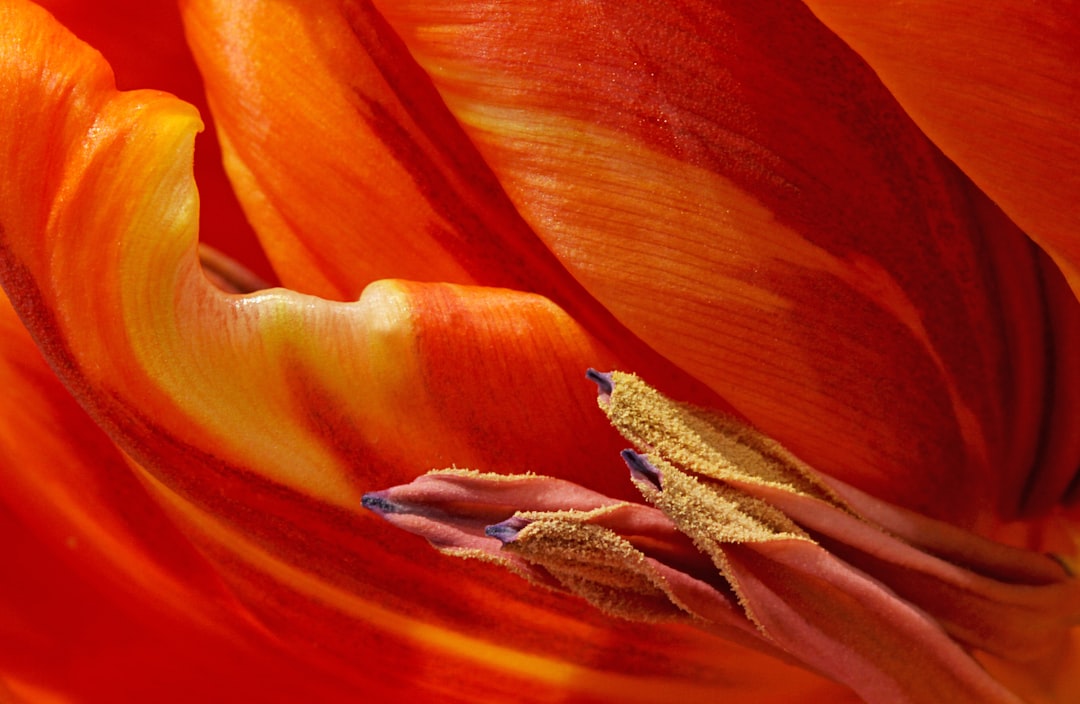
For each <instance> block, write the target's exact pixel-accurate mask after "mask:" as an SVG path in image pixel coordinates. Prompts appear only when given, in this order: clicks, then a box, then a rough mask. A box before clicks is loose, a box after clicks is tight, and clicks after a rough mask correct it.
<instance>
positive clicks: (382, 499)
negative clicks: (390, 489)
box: [360, 491, 401, 516]
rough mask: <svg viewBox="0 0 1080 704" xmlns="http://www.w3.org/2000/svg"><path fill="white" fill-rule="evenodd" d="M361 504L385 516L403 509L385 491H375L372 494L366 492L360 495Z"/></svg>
mask: <svg viewBox="0 0 1080 704" xmlns="http://www.w3.org/2000/svg"><path fill="white" fill-rule="evenodd" d="M360 505H361V506H363V507H364V508H366V509H368V510H369V511H374V512H375V513H377V514H379V515H383V516H385V515H386V514H388V513H399V512H400V511H401V507H400V506H398V505H397V504H395V503H394V502H393V501H391V500H390V499H388V498H387V497H386V492H384V491H373V492H371V493H370V494H364V495H363V496H362V497H360Z"/></svg>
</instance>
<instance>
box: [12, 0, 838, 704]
mask: <svg viewBox="0 0 1080 704" xmlns="http://www.w3.org/2000/svg"><path fill="white" fill-rule="evenodd" d="M0 66H2V67H3V71H2V72H0V93H2V94H3V95H4V96H5V97H6V99H5V101H3V103H2V104H0V125H3V133H2V135H3V138H2V140H0V162H2V163H3V164H5V170H4V172H3V174H2V176H0V278H2V280H3V284H4V288H5V291H7V294H8V296H9V298H10V299H11V302H12V304H13V307H14V308H15V310H16V311H17V312H18V314H19V316H20V318H21V320H22V321H23V323H24V325H25V326H26V327H27V328H28V330H29V331H30V333H31V334H32V335H33V337H34V339H35V342H36V343H37V345H38V346H39V347H40V348H41V349H42V351H43V352H44V354H45V357H46V359H47V360H48V362H49V364H50V365H51V366H52V368H53V369H54V370H55V372H56V374H57V375H58V377H59V379H60V380H61V381H62V382H63V383H64V384H65V385H66V386H67V387H68V389H69V390H70V391H71V392H72V393H73V394H74V396H75V398H76V400H77V401H78V402H79V403H80V404H81V405H82V406H83V407H84V408H85V409H86V410H87V411H88V412H89V414H90V416H91V417H92V418H93V419H94V421H95V422H96V423H97V424H99V425H100V426H101V427H102V428H103V429H104V430H105V431H106V432H107V433H108V435H109V436H110V437H111V438H112V439H113V440H114V441H115V442H116V443H117V444H118V446H119V448H120V450H121V451H122V452H123V453H124V455H126V457H127V458H130V459H131V460H132V463H131V464H130V469H131V471H132V472H133V473H134V476H135V477H137V478H138V480H139V483H140V484H141V485H142V486H144V487H145V490H146V492H147V493H148V495H149V496H150V497H152V498H153V500H154V503H155V505H160V506H161V507H162V508H163V509H164V514H165V515H167V516H168V517H169V519H170V520H171V521H172V522H173V523H174V524H175V525H176V526H177V527H178V528H179V531H180V534H181V535H183V536H184V538H185V539H186V540H190V541H191V543H192V544H193V545H194V546H196V548H197V550H198V554H199V556H200V557H199V560H197V561H196V562H197V563H198V564H203V563H202V562H201V560H205V561H206V562H205V564H208V565H211V566H212V568H213V569H212V571H211V576H212V577H213V579H214V583H215V584H220V585H221V586H222V587H223V588H224V589H225V594H226V595H227V597H228V598H229V599H234V600H235V603H236V604H237V605H238V606H237V608H242V609H243V611H244V613H245V614H246V617H247V618H250V619H251V620H252V622H253V624H254V626H253V627H254V628H255V630H256V631H257V632H260V633H261V634H262V637H264V638H270V639H272V640H273V642H274V643H276V644H277V645H279V646H280V647H281V648H282V649H283V650H284V652H285V653H287V654H288V656H289V658H291V659H295V660H296V663H297V664H298V666H299V665H304V666H309V667H312V668H314V669H315V670H316V671H318V672H319V673H322V674H321V676H323V677H326V678H329V680H328V681H335V680H339V681H341V682H342V683H344V685H347V686H350V687H353V688H354V689H356V690H360V691H362V692H363V696H365V697H369V698H371V699H373V700H390V699H406V700H411V699H429V698H434V699H437V700H439V701H462V702H482V701H506V700H507V699H508V698H511V697H513V698H516V699H521V698H522V697H523V696H524V697H526V698H528V699H531V700H533V701H552V700H556V699H559V698H566V697H569V698H571V699H575V700H581V701H619V702H626V701H630V702H633V701H638V702H648V701H654V700H655V699H657V698H658V697H660V696H667V695H670V694H673V693H674V694H675V695H677V696H678V697H679V698H680V700H683V701H703V702H704V701H712V700H713V699H714V697H715V694H716V692H717V691H718V690H722V689H723V688H724V687H728V686H738V685H740V684H743V683H745V684H746V685H747V690H746V691H748V692H755V693H756V694H760V697H759V700H760V701H798V700H799V699H800V698H803V700H804V701H814V700H815V698H816V697H817V696H818V695H819V694H820V693H821V692H822V691H830V685H829V684H828V683H827V682H826V681H825V680H823V679H821V678H819V677H816V676H813V675H804V674H801V673H799V672H798V671H795V670H793V671H792V674H791V676H790V677H784V678H780V679H779V680H774V679H771V678H769V677H767V676H765V673H766V672H772V671H773V665H772V661H771V660H770V659H767V658H760V659H758V660H755V659H754V656H752V655H751V656H747V657H744V655H745V653H744V651H743V650H742V649H740V648H738V647H737V646H732V645H729V644H727V643H725V642H723V641H722V640H720V639H718V638H715V637H713V636H710V635H706V634H703V633H700V632H698V631H695V630H692V629H688V628H685V627H669V628H661V629H651V628H650V629H645V628H642V627H637V626H633V625H618V624H616V625H612V624H611V623H610V621H608V620H607V619H604V618H603V617H601V616H599V615H594V614H592V613H591V612H590V611H589V610H588V609H587V608H585V607H584V606H582V605H580V604H578V603H576V602H574V601H570V600H568V599H566V598H565V597H561V596H558V595H543V596H539V597H538V596H537V595H535V594H534V593H533V592H531V591H529V590H527V589H525V588H523V586H522V585H520V584H519V583H518V581H517V580H513V579H511V578H505V579H503V578H499V577H493V576H492V575H491V573H490V571H489V570H487V569H485V568H484V567H483V566H482V565H471V564H463V565H452V566H447V565H446V564H445V562H444V561H442V560H440V559H439V558H438V557H437V556H436V555H433V554H430V553H429V552H428V551H427V550H425V549H424V546H423V545H422V544H418V543H419V541H416V540H413V539H410V538H409V537H408V536H405V535H403V534H401V533H400V532H398V531H394V530H392V529H391V528H390V527H389V526H387V525H385V524H384V523H382V522H381V521H377V520H374V519H373V517H371V515H370V514H367V513H365V512H361V511H359V509H360V502H361V495H362V493H363V491H364V490H365V489H367V488H368V487H370V486H373V485H374V486H379V485H388V484H393V483H399V482H402V481H407V480H409V479H411V478H412V477H413V476H415V473H416V472H417V468H423V467H430V466H441V465H446V464H449V463H453V462H459V463H462V464H466V463H467V464H468V465H469V466H473V467H477V468H480V469H491V468H494V467H513V468H514V469H520V470H543V471H545V472H546V473H548V474H555V475H559V474H560V473H562V474H564V475H566V476H570V475H573V476H576V477H579V478H580V477H581V476H583V475H584V474H585V473H586V471H588V470H589V469H591V468H594V467H595V477H594V479H595V482H594V483H595V485H596V486H597V487H598V488H599V489H601V490H604V491H609V490H610V493H613V494H616V495H618V494H619V493H620V491H623V493H625V494H627V495H629V493H630V492H627V491H624V490H620V489H619V487H618V486H617V484H619V482H618V481H617V480H616V479H614V478H610V479H609V477H615V476H617V475H616V474H614V473H610V472H608V471H607V468H609V467H611V466H613V465H615V464H617V458H616V455H615V449H616V446H615V445H614V442H615V441H614V440H613V439H611V436H610V435H608V434H605V433H604V432H603V430H602V429H603V427H604V423H603V420H602V418H600V419H598V418H597V417H596V414H595V412H594V411H592V410H590V408H591V406H592V404H593V401H592V399H591V396H590V394H589V392H588V389H587V388H585V387H587V384H584V383H583V382H582V381H581V379H580V375H581V370H582V369H583V368H584V367H585V365H586V364H587V363H590V362H592V361H593V360H595V359H601V360H606V359H611V358H612V356H613V355H612V354H611V353H610V352H609V351H607V350H606V349H605V348H604V347H603V346H602V345H600V344H599V343H597V342H596V341H595V340H594V339H593V338H592V337H590V335H589V334H588V333H587V332H586V331H585V330H584V329H583V328H582V327H581V325H579V324H578V323H577V322H575V321H574V320H573V319H571V318H570V317H569V316H567V315H566V313H564V312H563V311H562V310H561V309H560V308H559V307H558V306H556V305H554V304H553V303H552V302H551V301H549V300H548V299H546V298H544V297H541V296H539V295H536V294H532V293H518V292H513V291H508V290H503V289H494V288H478V287H468V286H460V285H453V284H423V283H408V282H401V281H381V282H376V283H373V284H371V285H369V286H368V287H367V288H366V289H365V290H364V292H363V295H362V296H361V297H360V300H359V301H357V302H354V303H332V302H328V301H325V300H322V299H317V298H314V297H312V296H308V295H304V294H300V293H296V292H292V291H287V290H283V289H271V290H266V291H260V292H256V293H252V294H247V295H240V294H234V293H229V292H227V291H224V290H222V289H220V288H218V287H216V286H214V285H213V284H212V283H210V281H209V280H208V279H207V278H206V276H204V274H203V272H202V270H201V266H200V260H199V256H198V253H197V243H196V222H197V217H198V196H197V193H196V191H195V187H194V183H193V180H192V166H191V159H192V144H193V140H194V136H195V133H196V132H197V131H198V129H199V128H200V120H199V118H198V115H197V114H196V113H195V111H194V110H193V109H192V108H191V107H190V106H188V105H186V104H184V103H181V102H179V101H178V100H176V99H174V98H172V97H170V96H168V95H165V94H162V93H158V92H152V91H136V92H126V93H123V92H117V91H116V89H115V87H114V85H113V79H112V75H111V73H110V71H109V70H108V67H107V66H106V65H105V63H104V62H103V60H102V58H101V56H100V55H98V54H97V53H96V52H94V51H92V50H91V49H89V48H88V47H87V46H85V45H83V44H81V43H79V42H78V41H77V40H75V39H74V37H72V36H71V35H70V34H69V33H68V32H67V31H65V30H64V29H63V28H62V27H60V26H59V25H58V24H57V23H56V22H55V21H54V20H52V19H51V18H50V17H49V16H48V15H47V14H46V13H45V12H43V11H41V10H40V9H39V8H37V7H36V6H34V5H32V4H30V3H24V2H12V3H6V4H4V5H3V6H2V7H0ZM403 428H404V429H405V430H403ZM73 471H75V470H73ZM115 471H120V469H119V468H117V469H116V470H115ZM125 481H126V480H125ZM87 510H90V509H87ZM436 574H437V575H439V579H438V580H433V579H432V575H436ZM676 656H677V657H676ZM358 662H362V663H363V667H357V663H358ZM717 662H727V663H730V666H729V667H727V668H725V667H717V666H716V663H717ZM523 692H527V694H525V695H523V694H522V693H523Z"/></svg>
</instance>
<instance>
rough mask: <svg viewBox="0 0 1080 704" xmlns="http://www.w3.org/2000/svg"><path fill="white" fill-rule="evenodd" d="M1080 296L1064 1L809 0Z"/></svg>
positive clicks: (1073, 57) (1076, 145)
mask: <svg viewBox="0 0 1080 704" xmlns="http://www.w3.org/2000/svg"><path fill="white" fill-rule="evenodd" d="M806 4H807V6H809V7H810V8H811V9H812V10H813V11H814V14H816V15H817V16H818V17H819V18H820V19H821V20H822V21H823V22H824V23H825V24H827V25H828V26H829V28H830V29H832V30H833V31H835V32H836V33H837V34H839V35H840V37H841V38H842V39H843V40H844V41H846V42H847V43H848V44H850V45H851V47H852V48H853V49H855V51H857V52H859V54H860V55H861V56H862V57H863V58H864V59H866V61H867V62H868V63H869V64H870V66H871V67H872V68H873V69H874V71H875V73H877V75H878V76H879V77H880V78H881V80H882V81H883V82H884V83H885V85H886V86H887V87H888V88H889V90H890V91H891V92H892V93H893V95H895V96H896V99H897V100H898V101H899V102H900V104H901V105H903V106H904V109H905V110H906V111H907V112H908V114H909V115H911V117H912V118H913V119H914V120H915V122H916V123H918V125H919V127H921V128H922V129H923V130H924V131H925V132H926V134H927V135H929V136H930V138H931V139H932V140H934V143H935V144H937V145H938V146H939V147H941V150H942V151H943V152H945V154H946V155H947V156H948V157H949V158H950V159H952V160H953V161H955V162H956V163H957V164H959V166H960V168H962V169H963V170H964V171H965V173H967V174H968V175H969V176H970V177H971V179H972V180H973V181H974V182H975V183H977V184H978V185H979V187H980V188H982V189H983V190H984V191H986V193H987V194H989V195H990V197H991V198H993V199H994V201H995V202H997V203H998V205H1000V206H1001V207H1002V209H1003V210H1005V212H1006V213H1008V214H1009V216H1010V217H1011V218H1012V219H1013V220H1015V221H1016V222H1017V223H1018V224H1019V225H1020V226H1021V227H1022V228H1024V230H1025V231H1027V233H1028V234H1029V235H1031V237H1032V238H1033V239H1035V241H1037V242H1038V243H1039V244H1040V245H1041V246H1042V247H1043V248H1044V249H1045V250H1046V251H1047V253H1049V254H1050V256H1051V257H1053V258H1054V261H1055V262H1057V264H1058V266H1060V267H1061V269H1062V271H1064V272H1065V275H1066V277H1067V278H1068V280H1069V283H1070V285H1071V286H1072V290H1073V292H1074V294H1077V295H1080V237H1077V235H1076V233H1077V231H1080V209H1078V208H1077V207H1076V203H1077V201H1078V200H1080V173H1078V172H1077V169H1076V164H1077V163H1078V162H1080V72H1078V71H1077V65H1078V62H1080V50H1078V49H1077V47H1078V46H1080V16H1078V15H1077V11H1076V6H1075V5H1073V4H1072V3H1068V2H1049V3H1046V2H1041V3H1030V2H1022V1H1019V0H1014V1H1013V2H1006V3H995V4H994V5H993V7H986V6H983V5H981V4H972V3H965V2H962V1H961V0H934V1H933V2H925V1H924V2H916V3H908V2H881V3H874V4H873V6H872V7H869V8H868V7H867V6H866V4H865V3H861V2H855V1H853V0H807V2H806Z"/></svg>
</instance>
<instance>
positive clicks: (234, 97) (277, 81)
mask: <svg viewBox="0 0 1080 704" xmlns="http://www.w3.org/2000/svg"><path fill="white" fill-rule="evenodd" d="M182 9H183V14H184V19H185V22H186V25H187V27H188V35H189V37H190V39H191V42H192V47H193V50H194V52H195V55H196V58H197V59H198V62H199V65H200V67H201V69H202V71H203V74H204V76H205V80H206V83H207V90H208V92H209V96H210V103H211V105H212V106H213V111H214V115H215V118H216V119H217V124H218V128H219V131H220V133H221V137H222V142H223V143H224V144H225V148H226V153H227V157H228V166H229V171H230V174H231V176H232V177H233V179H234V181H235V182H236V183H237V184H238V187H239V189H240V195H241V198H242V199H243V202H244V205H245V208H246V210H247V212H248V213H249V215H250V216H251V218H252V220H253V222H254V223H255V226H256V228H257V229H258V231H259V235H260V237H261V238H262V239H263V241H264V242H265V243H266V247H267V249H268V252H269V254H270V256H271V258H272V259H273V260H274V263H275V266H276V268H277V269H278V271H280V272H281V275H282V277H283V280H284V282H285V283H286V284H287V285H288V286H289V287H290V288H293V289H297V290H301V291H305V292H310V293H315V294H319V295H323V296H327V297H332V298H339V299H346V300H347V299H352V298H355V297H356V296H358V295H359V294H360V292H361V291H362V290H363V288H364V287H365V286H366V285H367V284H368V283H370V282H371V281H374V280H376V279H384V278H407V279H415V280H421V281H446V282H453V283H483V284H488V285H496V286H512V287H514V288H525V289H530V290H536V286H540V285H544V279H545V276H546V277H547V278H551V276H552V275H553V274H552V273H551V272H546V273H544V274H543V275H542V272H541V271H539V269H540V268H541V267H545V266H546V267H552V266H554V268H555V269H557V268H558V265H557V263H554V262H553V260H552V259H551V258H550V255H548V254H547V252H546V250H545V249H544V248H543V246H542V245H540V244H539V242H537V241H536V238H535V236H534V235H533V234H532V233H531V232H530V230H529V228H528V226H527V225H525V223H524V222H523V221H522V220H521V219H520V217H518V215H517V213H516V211H515V210H514V208H513V206H512V205H511V204H510V202H509V201H508V200H507V199H506V197H505V195H504V194H503V193H502V192H501V189H500V187H499V185H498V182H497V181H495V179H494V178H493V177H492V176H491V174H490V172H489V171H488V169H487V167H486V166H485V165H484V163H483V161H482V160H481V159H480V158H479V155H478V154H477V153H476V152H475V149H473V147H472V145H471V144H469V142H468V140H467V139H466V138H465V136H464V135H463V134H462V133H461V131H460V129H458V128H457V126H456V124H455V123H454V121H453V119H452V118H450V116H449V115H448V114H447V112H446V110H445V108H444V107H443V106H442V105H441V103H440V101H439V99H438V96H437V94H436V93H435V92H434V90H433V88H432V87H431V85H430V82H429V81H428V80H427V79H426V77H425V76H424V74H423V72H422V71H420V70H419V69H418V68H417V67H416V66H415V64H414V63H413V62H412V61H411V60H410V59H409V56H408V54H407V52H405V51H404V49H403V47H402V46H401V44H400V42H399V41H398V40H397V38H396V37H395V36H394V35H393V32H392V31H391V30H390V29H389V28H388V27H386V26H385V24H384V23H382V22H381V21H380V20H379V18H378V16H377V14H376V13H375V12H374V11H373V10H372V9H371V7H370V6H369V5H368V4H367V3H364V2H339V1H337V0H320V1H318V2H303V3H300V2H295V3H293V2H284V3H282V2H264V1H260V0H249V1H246V2H239V3H237V2H221V1H219V0H189V1H187V2H184V3H183V4H182ZM555 276H556V277H558V276H559V275H558V274H555ZM562 276H564V277H565V274H562ZM550 283H554V282H550Z"/></svg>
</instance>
